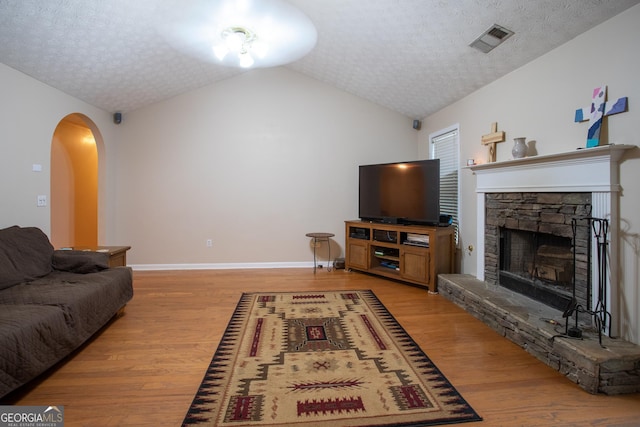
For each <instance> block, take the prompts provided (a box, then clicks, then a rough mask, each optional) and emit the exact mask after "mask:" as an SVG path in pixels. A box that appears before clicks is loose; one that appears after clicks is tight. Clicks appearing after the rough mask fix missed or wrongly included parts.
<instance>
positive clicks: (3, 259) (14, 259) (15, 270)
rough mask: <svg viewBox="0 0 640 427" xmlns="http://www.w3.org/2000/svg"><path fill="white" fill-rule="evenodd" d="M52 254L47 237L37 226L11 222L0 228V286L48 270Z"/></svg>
mask: <svg viewBox="0 0 640 427" xmlns="http://www.w3.org/2000/svg"><path fill="white" fill-rule="evenodd" d="M52 255H53V246H51V243H50V242H49V238H48V237H47V235H46V234H44V233H43V232H42V230H40V229H38V228H35V227H18V226H13V227H9V228H5V229H2V230H0V289H6V288H9V287H11V286H14V285H17V284H18V283H22V282H28V281H31V280H34V279H37V278H39V277H42V276H45V275H47V274H49V273H51V271H52V270H53V269H52V267H51V256H52Z"/></svg>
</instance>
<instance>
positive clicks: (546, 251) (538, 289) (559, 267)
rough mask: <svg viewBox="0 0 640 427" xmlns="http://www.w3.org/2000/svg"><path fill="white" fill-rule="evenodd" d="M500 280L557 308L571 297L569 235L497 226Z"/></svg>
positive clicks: (571, 263) (505, 285) (560, 308)
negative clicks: (498, 231)
mask: <svg viewBox="0 0 640 427" xmlns="http://www.w3.org/2000/svg"><path fill="white" fill-rule="evenodd" d="M499 253H500V261H499V262H500V268H499V284H500V285H501V286H504V287H506V288H509V289H511V290H513V291H516V292H519V293H521V294H523V295H526V296H528V297H530V298H533V299H535V300H538V301H540V302H542V303H544V304H546V305H549V306H551V307H554V308H556V309H558V310H564V309H565V308H566V307H567V306H568V305H569V303H570V302H571V299H572V286H573V275H574V256H573V249H572V245H571V239H570V238H568V237H563V236H556V235H552V234H546V233H539V232H532V231H525V230H513V229H508V228H500V252H499Z"/></svg>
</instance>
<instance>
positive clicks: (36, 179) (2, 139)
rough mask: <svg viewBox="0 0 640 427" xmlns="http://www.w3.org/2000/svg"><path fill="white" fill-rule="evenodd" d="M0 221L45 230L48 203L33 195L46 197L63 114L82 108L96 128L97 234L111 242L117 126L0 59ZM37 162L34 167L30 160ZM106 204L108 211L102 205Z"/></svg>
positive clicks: (106, 116) (47, 227) (1, 224)
mask: <svg viewBox="0 0 640 427" xmlns="http://www.w3.org/2000/svg"><path fill="white" fill-rule="evenodd" d="M0 93H1V94H2V96H1V97H0V227H8V226H11V225H15V224H17V225H21V226H36V227H40V228H41V229H42V230H43V231H44V232H45V233H47V234H49V233H50V224H51V223H50V206H51V204H50V203H48V205H47V207H37V206H36V198H37V196H38V195H46V196H47V199H48V201H49V202H50V196H51V194H50V181H51V180H50V174H51V168H50V166H51V161H50V159H51V142H52V139H53V134H54V132H55V129H56V126H58V124H59V122H60V121H61V120H62V119H63V118H64V117H65V116H67V115H69V114H72V113H76V112H78V113H82V114H84V115H86V116H87V117H90V118H91V120H93V121H94V122H95V124H96V125H97V126H98V127H99V128H100V132H98V131H97V129H96V130H95V131H94V134H96V135H101V137H100V141H99V144H98V150H99V152H100V163H101V168H100V174H101V177H100V188H99V201H98V209H99V214H98V216H99V224H98V240H99V242H101V243H103V244H109V243H112V241H111V235H112V234H113V232H114V226H113V219H114V209H113V208H112V207H113V205H114V203H113V195H114V191H113V188H112V183H113V180H112V178H110V177H112V176H113V173H112V172H111V171H112V170H113V166H114V165H115V164H116V163H117V160H116V159H117V148H118V141H117V139H116V133H117V127H116V126H115V125H114V124H113V123H112V120H111V114H110V113H108V112H106V111H102V110H100V109H98V108H95V107H92V106H90V105H88V104H86V103H84V102H82V101H80V100H78V99H76V98H73V97H71V96H69V95H66V94H64V93H62V92H60V91H59V90H56V89H53V88H51V87H50V86H47V85H45V84H43V83H40V82H38V81H36V80H34V79H32V78H31V77H28V76H26V75H24V74H22V73H20V72H17V71H15V70H13V69H11V68H9V67H7V66H5V65H3V64H0ZM34 164H39V165H41V166H42V172H33V171H32V165H34ZM108 207H111V208H110V209H111V211H107V208H108Z"/></svg>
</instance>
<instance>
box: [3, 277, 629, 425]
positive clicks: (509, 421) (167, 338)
mask: <svg viewBox="0 0 640 427" xmlns="http://www.w3.org/2000/svg"><path fill="white" fill-rule="evenodd" d="M134 289H135V295H134V298H133V300H132V301H131V302H130V303H129V304H128V306H127V308H126V310H125V314H124V315H123V316H122V317H120V318H118V319H115V320H114V321H113V322H112V323H111V324H110V325H109V326H108V327H107V328H105V329H104V330H103V331H102V332H101V333H100V334H99V335H98V336H96V337H95V338H94V339H93V340H91V342H89V343H88V344H87V345H86V346H84V347H83V348H82V349H81V350H80V351H78V352H77V353H76V354H75V355H74V356H73V357H72V358H70V359H69V360H67V361H66V362H65V363H63V364H61V365H60V366H58V367H57V369H55V370H53V371H52V372H51V373H50V374H49V375H47V376H46V377H45V378H44V379H42V380H41V381H40V382H38V383H37V384H34V385H32V386H31V387H29V389H26V390H21V392H20V393H19V394H14V395H12V396H10V398H9V399H5V401H4V402H2V403H3V404H18V405H63V406H64V408H65V425H66V426H68V427H69V426H178V425H180V424H181V422H182V420H183V417H184V415H185V413H186V411H187V409H188V408H189V405H190V404H191V400H192V399H193V396H194V394H195V393H196V390H197V388H198V386H199V384H200V381H201V380H202V377H203V375H204V372H205V370H206V368H207V366H208V364H209V362H210V361H211V357H212V356H213V353H214V351H215V350H216V348H217V345H218V341H219V340H220V338H221V336H222V334H223V332H224V330H225V328H226V325H227V322H228V321H229V319H230V317H231V315H232V313H233V311H234V309H235V307H236V304H237V302H238V300H239V298H240V295H241V293H242V292H253V291H265V290H273V291H299V290H300V291H301V290H322V289H328V290H329V289H330V290H340V289H372V290H373V291H374V292H375V293H376V295H377V296H378V298H379V299H380V300H381V301H382V302H383V303H384V304H385V306H386V307H387V308H388V309H389V311H390V312H391V313H392V314H393V315H394V316H395V317H396V319H397V320H398V321H399V322H400V324H401V325H402V326H403V327H404V328H405V329H406V330H407V332H408V333H409V334H410V335H411V336H412V337H413V338H414V339H415V341H416V342H417V343H418V344H419V345H420V346H421V347H422V349H423V350H424V351H425V352H426V353H427V354H428V355H429V357H430V358H431V359H432V360H433V361H434V363H435V364H436V365H437V366H438V367H439V368H440V370H441V371H442V372H443V373H444V374H445V376H446V377H447V378H448V379H449V380H450V381H451V383H452V384H454V386H455V387H456V388H457V389H458V391H459V392H460V393H461V394H462V395H463V397H464V398H465V399H466V400H467V401H468V402H469V403H470V404H471V406H473V408H474V409H475V410H476V411H477V412H478V413H479V414H480V415H481V416H482V417H483V418H484V421H483V422H481V423H473V425H478V426H640V394H633V395H625V396H601V395H598V396H594V395H590V394H588V393H586V392H584V391H583V390H582V389H580V388H579V387H578V386H576V385H575V384H573V383H571V382H570V381H569V380H567V379H565V378H564V377H563V376H562V375H560V374H559V373H557V372H555V371H554V370H552V369H551V368H549V367H547V366H546V365H544V364H543V363H541V362H539V361H538V360H536V359H535V358H534V357H533V356H531V355H529V354H528V353H526V352H525V351H524V350H522V349H520V348H519V347H518V346H516V345H515V344H513V343H511V342H510V341H508V340H506V339H505V338H503V337H501V336H499V335H498V334H496V333H495V332H494V331H493V330H491V329H490V328H488V327H487V326H485V325H484V324H483V323H481V322H480V321H478V320H476V319H475V318H474V317H472V316H470V315H469V314H467V313H465V312H464V311H463V310H462V309H460V308H458V307H457V306H455V305H454V304H452V303H451V302H449V301H447V300H446V299H444V298H442V297H440V296H438V295H429V294H428V293H427V292H426V291H425V290H424V289H420V288H415V287H411V286H407V285H403V284H400V283H396V282H393V281H388V280H384V279H380V278H376V277H372V276H368V275H364V274H360V273H355V272H353V273H349V272H345V271H344V270H337V271H333V272H327V271H324V270H319V271H318V273H317V274H315V275H314V274H313V272H312V270H311V269H269V270H214V271H181V272H175V271H172V272H166V271H159V272H135V273H134ZM467 425H469V426H471V425H472V424H467Z"/></svg>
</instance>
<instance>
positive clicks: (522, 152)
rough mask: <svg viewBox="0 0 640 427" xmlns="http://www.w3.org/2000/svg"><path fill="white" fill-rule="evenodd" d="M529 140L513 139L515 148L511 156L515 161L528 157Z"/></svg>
mask: <svg viewBox="0 0 640 427" xmlns="http://www.w3.org/2000/svg"><path fill="white" fill-rule="evenodd" d="M526 139H527V138H514V139H513V148H512V149H511V154H512V155H513V158H514V159H522V158H523V157H527V143H526Z"/></svg>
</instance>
